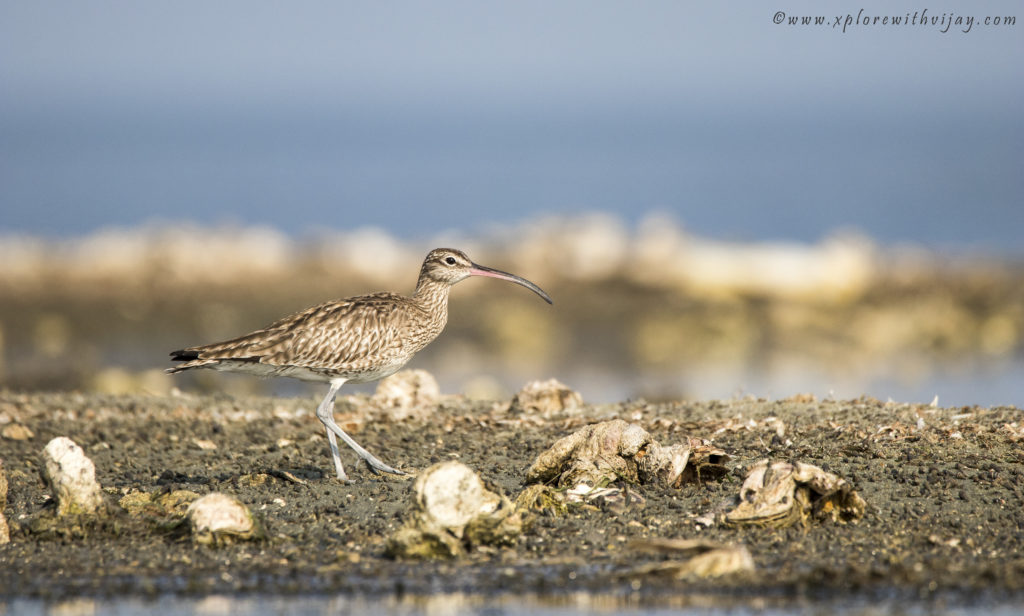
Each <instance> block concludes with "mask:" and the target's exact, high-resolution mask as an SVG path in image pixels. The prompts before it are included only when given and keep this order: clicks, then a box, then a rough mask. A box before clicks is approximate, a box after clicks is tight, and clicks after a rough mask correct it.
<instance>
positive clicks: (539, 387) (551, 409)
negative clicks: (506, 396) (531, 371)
mask: <svg viewBox="0 0 1024 616" xmlns="http://www.w3.org/2000/svg"><path fill="white" fill-rule="evenodd" d="M582 408H583V396H581V395H580V394H579V392H577V391H573V390H572V389H569V387H567V386H566V385H564V384H562V383H560V382H558V381H557V380H555V379H549V380H547V381H530V382H529V383H527V384H526V385H524V386H523V388H522V389H520V390H519V393H517V394H516V395H515V397H514V398H512V406H511V407H510V410H511V411H512V412H513V413H523V414H527V415H540V416H541V417H544V418H545V419H550V418H551V417H554V416H556V415H561V414H570V413H573V412H578V411H580V410H582Z"/></svg>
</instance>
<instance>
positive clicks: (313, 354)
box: [167, 248, 552, 481]
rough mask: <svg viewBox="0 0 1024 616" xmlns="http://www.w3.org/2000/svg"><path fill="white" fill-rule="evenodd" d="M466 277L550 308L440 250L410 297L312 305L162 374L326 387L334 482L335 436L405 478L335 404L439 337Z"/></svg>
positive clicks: (185, 357) (324, 412)
mask: <svg viewBox="0 0 1024 616" xmlns="http://www.w3.org/2000/svg"><path fill="white" fill-rule="evenodd" d="M470 276H488V277H491V278H498V279H500V280H507V281H509V282H514V283H516V284H519V285H522V286H524V287H526V288H527V289H530V290H531V291H533V292H534V293H536V294H537V295H539V296H541V298H543V299H544V301H546V302H547V303H549V304H550V303H552V302H551V298H550V297H549V296H548V294H547V293H545V292H544V291H543V290H541V288H540V287H538V286H537V285H535V284H533V283H532V282H530V281H529V280H526V279H525V278H520V277H519V276H516V275H514V274H509V273H508V272H503V271H501V270H496V269H492V268H489V267H484V266H482V265H477V264H476V263H473V262H472V261H470V260H469V257H467V256H466V255H465V254H464V253H463V252H461V251H459V250H455V249H452V248H438V249H436V250H432V251H430V254H428V255H427V258H426V259H425V260H424V261H423V267H421V268H420V276H419V280H418V281H417V282H416V290H415V291H414V292H413V294H412V295H411V296H409V297H406V296H404V295H397V294H395V293H374V294H372V295H360V296H358V297H350V298H348V299H342V300H337V301H332V302H326V303H324V304H320V305H319V306H313V307H312V308H309V309H307V310H303V311H302V312H298V313H296V314H293V315H291V316H287V317H285V318H283V319H280V320H278V321H275V322H274V323H271V324H270V325H268V326H266V327H264V328H263V329H259V330H256V331H254V332H252V333H251V334H246V335H244V336H239V337H238V338H233V339H231V340H226V341H224V342H215V343H213V344H204V345H201V346H194V347H189V348H187V349H182V350H180V351H174V352H172V353H171V359H172V360H174V361H180V362H184V363H182V364H179V365H177V366H175V367H173V368H168V370H167V372H168V373H171V374H174V373H177V372H183V371H185V370H191V369H193V368H209V369H212V370H223V371H227V372H242V373H246V374H254V375H258V376H287V377H292V378H296V379H301V380H304V381H316V382H326V383H330V389H329V390H328V391H327V395H326V396H325V397H324V399H323V401H322V402H321V403H320V405H319V406H317V409H316V416H317V418H318V419H319V420H320V421H321V422H322V423H323V424H324V427H325V428H326V429H327V440H328V441H329V443H330V445H331V456H332V457H333V458H334V468H335V470H337V472H338V479H341V480H342V481H348V476H347V475H346V474H345V469H344V467H343V466H342V464H341V456H340V455H339V454H338V442H337V438H340V439H341V440H343V441H345V443H346V444H347V445H348V446H349V447H351V448H352V449H353V450H354V451H355V452H356V453H357V454H359V456H360V457H361V458H362V459H364V460H366V462H367V464H369V466H370V468H371V469H372V470H373V471H374V472H375V473H379V472H385V473H393V474H396V475H404V474H405V473H403V472H402V471H400V470H397V469H395V468H392V467H390V466H388V465H387V464H385V463H383V462H381V461H380V460H379V459H378V458H377V457H376V456H374V455H373V454H372V453H370V452H369V451H367V450H366V449H364V448H363V447H361V446H360V445H359V443H357V442H356V441H355V440H354V439H353V438H352V437H350V436H349V435H348V434H345V431H344V430H342V429H341V428H340V427H339V426H338V424H337V423H335V421H334V398H335V396H336V395H337V393H338V389H340V388H341V386H342V385H344V384H345V383H368V382H370V381H376V380H377V379H382V378H384V377H386V376H389V375H391V374H394V373H395V372H398V370H400V369H401V368H402V366H404V365H405V364H406V362H408V361H409V360H410V359H412V356H413V355H415V354H416V352H417V351H419V350H421V349H422V348H423V347H425V346H427V345H428V344H430V342H431V341H433V340H434V338H437V336H438V334H440V333H441V330H443V329H444V326H445V323H447V321H448V292H449V291H450V290H451V287H452V285H454V284H455V283H457V282H459V281H461V280H465V279H466V278H469V277H470ZM336 437H337V438H336Z"/></svg>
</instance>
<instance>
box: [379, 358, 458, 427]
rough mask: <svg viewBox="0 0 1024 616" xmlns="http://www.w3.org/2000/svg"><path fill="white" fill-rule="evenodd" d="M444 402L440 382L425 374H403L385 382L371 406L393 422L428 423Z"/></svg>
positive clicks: (381, 383)
mask: <svg viewBox="0 0 1024 616" xmlns="http://www.w3.org/2000/svg"><path fill="white" fill-rule="evenodd" d="M440 401H441V388H440V386H439V385H438V384H437V379H435V378H434V376H433V375H432V374H430V373H429V372H427V371H426V370H402V371H401V372H396V373H395V374H392V375H391V376H389V377H387V378H385V379H382V380H381V381H380V383H378V384H377V390H376V391H375V392H374V394H373V396H372V397H371V398H370V403H371V404H373V405H374V406H376V407H377V408H379V409H381V410H382V411H383V412H384V413H385V414H386V415H387V416H388V418H389V419H391V420H392V421H403V420H406V419H426V418H428V417H429V416H430V415H431V414H432V413H433V412H434V410H435V409H436V408H437V405H438V403H439V402H440Z"/></svg>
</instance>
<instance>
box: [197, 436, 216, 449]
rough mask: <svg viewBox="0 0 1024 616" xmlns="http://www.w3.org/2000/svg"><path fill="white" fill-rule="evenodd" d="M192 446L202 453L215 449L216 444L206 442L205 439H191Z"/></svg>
mask: <svg viewBox="0 0 1024 616" xmlns="http://www.w3.org/2000/svg"><path fill="white" fill-rule="evenodd" d="M192 444H193V445H195V446H196V447H198V448H200V449H202V450H203V451H212V450H214V449H216V448H217V443H214V442H213V441H210V440H207V439H202V438H194V439H192Z"/></svg>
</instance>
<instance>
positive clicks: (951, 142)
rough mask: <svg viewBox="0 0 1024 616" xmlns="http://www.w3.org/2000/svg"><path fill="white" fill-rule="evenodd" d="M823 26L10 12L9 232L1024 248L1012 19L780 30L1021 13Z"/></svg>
mask: <svg viewBox="0 0 1024 616" xmlns="http://www.w3.org/2000/svg"><path fill="white" fill-rule="evenodd" d="M836 5H839V6H840V7H841V8H837V6H836ZM823 6H825V5H823V3H820V2H797V1H788V0H782V1H779V2H774V3H765V2H763V1H760V0H759V1H757V2H729V3H713V2H705V3H683V2H676V1H671V2H669V1H646V2H635V3H627V2H619V1H616V2H609V1H603V0H596V1H594V0H587V1H576V0H572V1H566V0H560V1H556V2H551V1H545V2H539V1H517V2H506V1H502V2H471V1H443V0H441V1H438V0H435V1H431V2H397V1H388V2H346V1H332V2H300V3H281V2H261V1H255V2H253V1H245V2H242V1H221V2H191V1H175V2H122V1H117V2H87V3H86V2H53V3H38V2H14V1H7V0H3V1H0V83H2V84H3V86H2V88H0V212H2V214H0V232H8V233H9V232H15V233H23V232H24V233H32V234H42V235H53V236H66V235H75V234H80V233H85V232H89V231H91V230H95V229H97V228H102V227H105V226H130V225H135V224H143V223H149V222H153V221H177V220H190V221H198V222H200V223H204V224H222V223H232V224H270V225H274V226H276V227H279V228H281V229H283V230H285V231H288V232H290V233H299V234H301V233H304V232H307V231H309V230H311V229H315V228H318V227H332V228H354V227H360V226H366V225H373V226H379V227H382V228H384V229H386V230H388V231H391V232H393V233H396V234H398V235H402V236H406V237H412V236H422V235H431V234H436V233H439V232H443V231H447V230H458V231H461V232H470V233H471V232H473V231H474V230H480V229H484V228H487V227H489V226H491V225H493V224H495V223H503V222H515V221H519V220H522V219H526V218H531V217H534V216H537V215H539V214H551V213H576V212H583V211H592V210H598V211H604V212H609V213H613V214H616V215H618V216H621V217H622V218H623V219H624V220H626V221H635V220H636V219H637V218H639V217H642V216H643V215H645V214H646V213H647V212H651V211H660V212H669V213H672V214H673V215H675V217H676V218H677V219H678V220H679V221H681V222H682V223H683V224H684V225H685V226H687V227H688V228H690V229H691V230H693V231H695V232H698V233H702V234H707V235H711V236H715V237H721V238H726V239H741V240H748V239H792V240H799V241H813V240H816V239H818V238H819V237H821V236H822V235H825V234H828V233H830V232H832V231H833V230H835V229H837V228H856V229H860V230H861V231H864V232H865V233H867V234H868V235H870V236H872V237H875V238H877V239H879V240H881V241H883V242H896V241H913V242H917V243H922V244H925V245H928V246H932V247H936V248H953V249H964V248H966V249H977V250H985V251H996V252H1004V253H1012V254H1015V255H1024V248H1022V247H1021V243H1020V239H1019V238H1020V236H1021V232H1022V231H1024V173H1022V172H1024V120H1022V114H1021V111H1020V109H1021V108H1022V102H1024V63H1022V62H1021V58H1024V36H1022V34H1024V22H1022V23H1020V24H1019V25H1010V26H985V25H983V24H980V23H975V24H974V25H973V27H972V28H971V30H970V32H967V33H963V32H961V30H963V29H965V28H966V26H956V25H954V26H952V27H950V28H949V29H948V31H947V32H943V30H946V25H943V24H942V23H940V24H937V25H934V26H931V25H916V26H903V25H901V26H893V25H888V26H883V25H869V26H863V25H861V26H857V25H853V26H850V27H848V28H847V31H846V32H845V33H844V32H842V31H841V29H833V28H832V27H830V25H826V26H791V25H787V24H782V25H777V24H775V23H774V22H773V16H774V15H775V14H776V13H777V12H779V11H781V12H783V13H785V14H786V15H787V16H788V17H799V16H804V15H823V16H827V17H828V19H829V22H831V21H832V20H834V19H835V17H836V16H840V17H842V18H843V19H844V20H845V17H846V16H847V15H848V14H849V15H850V16H851V17H852V18H857V16H858V13H859V12H860V11H862V10H863V13H860V15H861V17H862V18H863V17H864V16H876V15H879V16H880V15H895V16H901V17H902V16H905V15H909V16H911V17H913V16H914V14H915V13H918V14H920V13H921V12H922V11H927V13H926V16H927V17H928V18H932V17H938V18H940V19H941V18H942V17H946V19H948V18H949V15H950V13H952V14H953V16H954V17H965V18H966V17H973V18H975V19H976V20H981V19H984V18H985V17H989V16H1012V17H1015V18H1018V19H1020V18H1024V5H1021V4H1020V3H1017V2H958V3H954V4H953V5H950V4H948V3H946V4H929V3H928V2H925V3H915V4H912V5H899V6H898V7H896V6H894V5H893V3H892V2H888V1H886V2H880V1H876V2H864V3H860V4H854V3H850V2H843V3H828V5H827V8H822V7H823Z"/></svg>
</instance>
